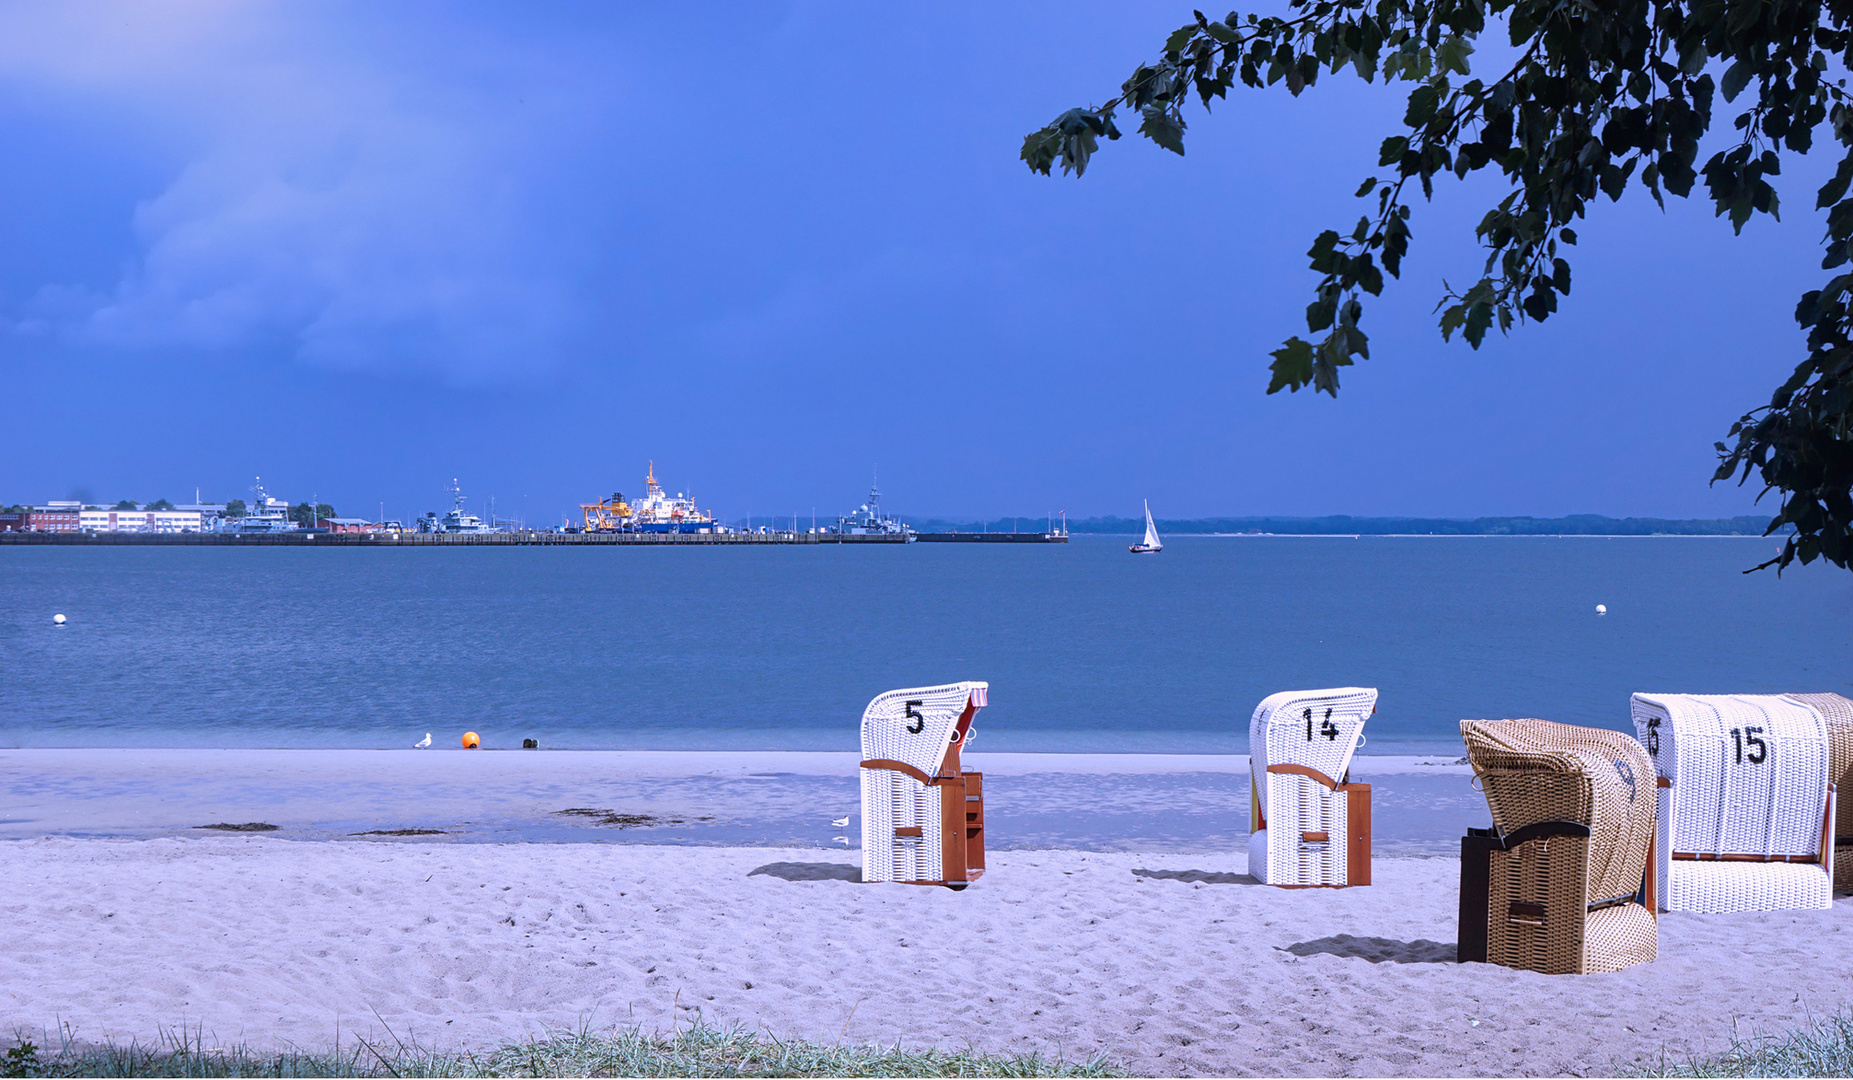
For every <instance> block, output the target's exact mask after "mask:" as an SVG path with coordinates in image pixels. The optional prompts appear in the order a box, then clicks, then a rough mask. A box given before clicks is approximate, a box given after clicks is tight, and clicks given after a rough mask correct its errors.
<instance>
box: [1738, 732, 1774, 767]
mask: <svg viewBox="0 0 1853 1080" xmlns="http://www.w3.org/2000/svg"><path fill="white" fill-rule="evenodd" d="M1762 733H1763V729H1762V728H1760V727H1747V728H1732V729H1731V742H1733V743H1734V744H1736V746H1737V764H1739V765H1742V764H1743V763H1744V744H1745V743H1749V744H1750V764H1752V765H1761V764H1763V763H1764V762H1765V761H1768V760H1769V744H1768V743H1766V742H1764V741H1763V740H1762V739H1759V738H1757V736H1758V735H1761V734H1762Z"/></svg>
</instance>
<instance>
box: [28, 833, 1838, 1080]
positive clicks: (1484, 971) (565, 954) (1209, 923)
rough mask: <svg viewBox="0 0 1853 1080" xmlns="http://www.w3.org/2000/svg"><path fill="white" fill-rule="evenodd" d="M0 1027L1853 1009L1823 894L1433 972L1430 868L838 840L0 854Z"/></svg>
mask: <svg viewBox="0 0 1853 1080" xmlns="http://www.w3.org/2000/svg"><path fill="white" fill-rule="evenodd" d="M0 853H3V855H4V858H5V859H6V862H7V871H8V872H7V873H6V874H5V875H4V876H3V877H0V911H3V912H5V915H6V918H5V921H4V924H0V1012H3V1013H4V1015H5V1017H6V1019H7V1022H8V1023H9V1025H11V1026H12V1027H13V1028H15V1029H17V1030H19V1031H21V1032H31V1031H33V1030H35V1029H48V1028H54V1027H56V1026H58V1025H65V1026H66V1027H67V1028H68V1029H69V1031H70V1032H71V1033H72V1034H74V1035H75V1036H77V1037H79V1038H85V1039H105V1038H107V1039H118V1040H127V1039H131V1038H138V1039H142V1040H147V1039H149V1038H151V1037H153V1036H154V1035H155V1034H156V1033H158V1032H160V1031H162V1030H168V1029H173V1028H177V1027H179V1026H181V1025H185V1026H187V1027H188V1028H197V1029H199V1030H201V1031H202V1032H203V1033H204V1035H205V1037H206V1039H207V1042H208V1044H209V1045H213V1044H230V1043H234V1042H240V1041H242V1042H246V1043H249V1044H253V1045H257V1046H277V1045H282V1044H296V1045H299V1046H303V1047H310V1048H325V1047H327V1046H328V1045H329V1044H330V1043H332V1042H333V1041H334V1040H335V1038H336V1037H337V1032H339V1033H342V1034H343V1035H351V1034H354V1033H363V1034H366V1035H369V1036H384V1035H385V1030H384V1029H386V1028H388V1027H390V1029H391V1031H392V1032H393V1033H394V1034H396V1035H397V1036H398V1037H399V1038H401V1039H407V1040H411V1039H416V1040H418V1041H419V1042H420V1043H422V1044H424V1045H426V1046H431V1047H437V1048H457V1047H469V1046H479V1045H486V1044H491V1043H494V1042H495V1041H497V1040H500V1039H505V1038H510V1037H519V1036H522V1035H525V1034H536V1033H540V1032H542V1031H543V1030H544V1029H546V1028H549V1027H567V1028H570V1027H576V1026H578V1025H582V1024H585V1025H591V1026H593V1027H610V1026H613V1025H616V1026H628V1025H633V1024H642V1025H645V1026H648V1027H658V1028H660V1027H666V1026H667V1025H669V1024H671V1023H672V1022H674V1021H677V1020H686V1019H688V1018H690V1017H691V1016H693V1015H695V1013H696V1012H697V1011H699V1012H700V1014H701V1015H703V1016H704V1017H706V1018H707V1019H709V1020H710V1021H715V1022H719V1023H728V1024H743V1025H751V1026H753V1027H756V1028H760V1029H762V1030H765V1031H768V1032H771V1033H774V1034H777V1035H781V1036H803V1037H808V1038H814V1039H821V1040H825V1041H834V1040H838V1039H841V1040H848V1041H853V1042H881V1043H891V1042H895V1041H900V1042H904V1043H908V1044H913V1045H962V1044H964V1043H967V1042H969V1043H971V1044H972V1045H973V1046H975V1047H977V1048H979V1049H985V1050H994V1051H1009V1050H1025V1049H1030V1048H1035V1049H1040V1050H1044V1051H1048V1052H1059V1053H1062V1054H1065V1055H1067V1056H1069V1057H1070V1058H1075V1057H1086V1056H1088V1055H1092V1054H1095V1053H1099V1052H1104V1053H1107V1054H1110V1055H1113V1056H1114V1057H1115V1058H1116V1059H1118V1060H1119V1061H1121V1062H1123V1063H1124V1064H1125V1065H1127V1066H1128V1067H1130V1068H1132V1069H1134V1070H1135V1071H1138V1072H1141V1073H1155V1074H1166V1075H1240V1074H1251V1073H1262V1074H1287V1075H1423V1074H1426V1075H1458V1074H1469V1075H1471V1074H1491V1075H1556V1074H1566V1073H1602V1072H1604V1071H1606V1070H1608V1069H1610V1068H1611V1067H1612V1066H1613V1065H1615V1064H1616V1063H1627V1062H1635V1063H1639V1062H1645V1061H1647V1060H1649V1059H1651V1058H1653V1057H1654V1056H1656V1055H1658V1054H1659V1053H1660V1052H1661V1051H1662V1049H1664V1050H1666V1051H1667V1052H1669V1053H1672V1054H1675V1055H1679V1054H1687V1053H1699V1052H1704V1051H1707V1050H1712V1049H1716V1048H1717V1047H1718V1046H1719V1045H1720V1043H1721V1042H1722V1040H1723V1039H1724V1037H1725V1036H1726V1035H1727V1034H1728V1031H1729V1025H1730V1023H1731V1021H1732V1020H1733V1019H1736V1020H1737V1022H1738V1023H1739V1024H1740V1026H1741V1027H1742V1028H1743V1029H1745V1030H1758V1029H1778V1028H1784V1027H1789V1026H1792V1025H1793V1024H1795V1023H1797V1022H1799V1021H1801V1020H1802V1019H1804V1018H1805V1017H1807V1016H1808V1015H1809V1014H1811V1013H1812V1014H1816V1015H1819V1014H1821V1013H1825V1012H1828V1011H1831V1010H1833V1009H1835V1008H1838V1007H1841V1006H1843V1005H1845V1004H1847V1003H1848V1001H1849V999H1850V998H1853V899H1849V898H1841V899H1840V900H1839V901H1838V902H1837V903H1836V905H1835V907H1834V909H1833V910H1831V911H1809V912H1775V913H1766V914H1759V915H1755V916H1700V915H1689V914H1678V915H1663V916H1662V917H1661V924H1660V925H1661V936H1660V959H1659V960H1658V961H1657V962H1655V963H1653V964H1650V965H1645V966H1642V967H1637V968H1634V969H1631V970H1628V971H1624V972H1620V973H1616V974H1609V975H1594V976H1584V977H1572V976H1543V975H1535V974H1531V973H1527V972H1518V971H1510V970H1506V969H1503V968H1498V967H1493V966H1489V965H1483V964H1472V965H1458V964H1455V963H1454V962H1453V955H1454V945H1453V942H1454V939H1455V896H1456V891H1455V878H1456V874H1457V873H1458V870H1457V864H1456V862H1455V861H1454V860H1450V859H1444V858H1400V859H1384V860H1381V861H1380V862H1379V864H1378V867H1377V871H1376V878H1377V882H1378V884H1376V885H1373V886H1371V887H1368V888H1354V889H1347V890H1312V891H1289V890H1279V889H1271V888H1267V887H1263V886H1259V885H1256V884H1254V882H1253V880H1252V879H1251V878H1249V877H1248V876H1246V874H1245V873H1244V870H1245V866H1244V863H1243V859H1242V858H1241V856H1239V855H1235V854H1232V853H1226V852H1217V853H1201V854H1187V853H1158V854H1139V853H1127V852H1107V853H1102V852H1084V851H1075V850H1048V851H1031V850H1025V851H1012V852H1003V853H999V854H998V855H997V856H996V857H995V858H994V859H993V862H992V869H991V872H990V873H989V874H987V875H986V877H985V878H984V879H983V880H982V881H980V882H978V883H977V884H976V885H974V886H973V887H972V888H970V889H968V890H966V891H964V892H962V893H954V892H951V891H948V890H944V889H939V888H922V887H916V886H903V885H864V884H861V883H860V882H858V881H856V880H854V879H855V878H856V877H857V870H856V865H855V863H856V856H855V855H854V853H852V852H844V851H836V852H830V851H820V850H816V849H785V850H781V849H767V848H701V847H669V846H639V845H619V844H537V843H520V844H496V843H480V844H444V843H436V844H431V843H413V844H408V843H373V842H366V841H345V842H342V841H337V842H293V841H288V840H278V839H274V838H271V837H264V836H245V835H236V834H232V835H218V834H210V833H207V834H195V835H194V836H191V837H186V838H160V839H152V840H121V839H83V838H70V837H47V838H42V839H37V840H21V841H12V842H8V843H6V844H4V846H3V847H0Z"/></svg>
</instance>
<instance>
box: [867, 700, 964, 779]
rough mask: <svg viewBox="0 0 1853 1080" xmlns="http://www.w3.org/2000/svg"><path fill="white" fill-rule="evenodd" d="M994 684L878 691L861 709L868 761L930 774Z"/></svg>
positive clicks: (961, 738)
mask: <svg viewBox="0 0 1853 1080" xmlns="http://www.w3.org/2000/svg"><path fill="white" fill-rule="evenodd" d="M990 685H991V684H990V683H982V682H958V683H948V684H946V685H944V686H920V687H915V688H913V689H910V690H890V691H888V692H887V693H885V694H879V695H877V696H876V698H875V700H873V701H871V702H869V707H868V708H866V709H864V710H862V757H863V758H864V760H868V759H881V760H887V761H898V762H901V763H902V764H904V765H907V766H909V767H910V768H913V769H917V770H919V771H920V772H923V773H925V774H926V775H928V776H932V775H934V774H935V773H937V772H939V767H940V765H941V764H942V763H943V762H944V761H945V760H946V749H947V748H948V747H950V746H952V745H953V744H954V743H957V742H960V741H962V740H963V739H964V738H965V736H966V734H967V732H968V731H969V729H970V728H971V722H972V717H973V716H975V715H976V714H977V711H978V710H979V709H982V708H984V707H985V704H986V702H987V699H988V697H989V694H990Z"/></svg>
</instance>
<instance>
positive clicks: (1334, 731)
mask: <svg viewBox="0 0 1853 1080" xmlns="http://www.w3.org/2000/svg"><path fill="white" fill-rule="evenodd" d="M1300 715H1301V716H1304V717H1305V718H1306V741H1307V742H1312V741H1313V711H1312V710H1311V709H1302V710H1301V711H1300ZM1319 734H1321V735H1324V736H1325V740H1326V741H1327V742H1333V741H1335V740H1337V738H1338V725H1337V724H1334V723H1332V710H1330V709H1327V710H1326V711H1325V722H1324V723H1322V724H1320V725H1319Z"/></svg>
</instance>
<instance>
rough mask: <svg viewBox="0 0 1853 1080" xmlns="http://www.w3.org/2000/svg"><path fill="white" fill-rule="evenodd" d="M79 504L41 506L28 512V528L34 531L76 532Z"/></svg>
mask: <svg viewBox="0 0 1853 1080" xmlns="http://www.w3.org/2000/svg"><path fill="white" fill-rule="evenodd" d="M79 509H80V508H79V507H77V506H71V507H68V508H67V507H63V506H55V507H54V506H40V507H34V508H33V509H32V510H31V511H29V514H28V522H29V523H28V525H27V526H26V527H27V528H29V529H31V530H32V531H33V532H73V533H74V532H76V531H77V513H78V510H79Z"/></svg>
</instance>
